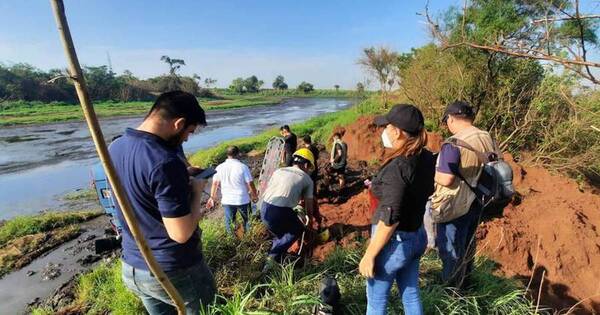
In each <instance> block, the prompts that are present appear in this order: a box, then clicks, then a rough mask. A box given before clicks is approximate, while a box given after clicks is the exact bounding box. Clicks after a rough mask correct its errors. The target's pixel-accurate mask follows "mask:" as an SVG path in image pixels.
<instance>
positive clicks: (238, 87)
mask: <svg viewBox="0 0 600 315" xmlns="http://www.w3.org/2000/svg"><path fill="white" fill-rule="evenodd" d="M229 90H231V91H233V92H235V93H237V94H242V93H244V92H245V91H246V86H245V80H244V79H243V78H235V79H233V81H231V84H230V85H229Z"/></svg>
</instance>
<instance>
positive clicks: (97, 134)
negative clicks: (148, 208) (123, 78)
mask: <svg viewBox="0 0 600 315" xmlns="http://www.w3.org/2000/svg"><path fill="white" fill-rule="evenodd" d="M50 3H51V4H52V10H53V11H54V18H55V19H56V24H57V26H58V32H59V34H60V39H61V41H62V44H63V48H64V50H65V54H66V56H67V61H68V63H69V75H70V76H71V79H72V80H73V82H74V84H75V89H76V90H77V97H78V98H79V102H80V103H81V108H82V109H83V114H84V115H85V120H86V122H87V125H88V128H89V129H90V133H91V135H92V139H93V140H94V145H95V146H96V151H97V152H98V156H99V157H100V161H101V162H102V166H103V167H104V171H105V172H106V175H107V177H108V180H109V182H110V185H111V187H112V192H113V194H114V196H115V198H116V199H117V202H118V203H119V207H120V208H121V212H122V213H123V216H124V217H125V221H126V222H127V226H128V227H129V230H130V231H131V234H132V235H133V238H134V239H135V242H136V244H137V246H138V248H139V249H140V251H141V253H142V256H144V259H145V260H146V263H147V264H148V267H149V268H150V271H151V272H152V273H153V274H154V276H155V277H156V280H158V282H159V283H160V284H161V286H162V287H163V288H164V289H165V291H166V292H167V294H168V295H169V297H170V298H171V300H173V302H174V303H175V306H176V308H177V311H178V313H179V314H180V315H183V314H184V313H185V305H184V303H183V299H182V298H181V295H179V292H177V289H176V288H175V287H174V286H173V284H172V283H171V281H170V280H169V278H168V277H167V275H166V274H165V273H164V272H163V270H162V269H161V268H160V266H159V265H158V263H157V262H156V259H155V258H154V255H152V251H151V250H150V248H149V247H148V245H147V244H146V240H145V239H144V235H143V234H142V232H141V231H140V229H139V226H138V224H137V221H136V218H135V214H134V213H133V210H132V207H131V203H130V202H129V199H128V198H127V195H126V194H125V191H124V189H123V186H122V185H121V181H120V180H119V176H118V175H117V173H116V172H115V169H114V167H113V164H112V161H111V159H110V155H109V154H108V149H107V147H106V143H105V142H104V136H103V135H102V130H101V128H100V124H99V123H98V118H97V117H96V112H95V111H94V107H93V106H92V102H91V100H90V96H89V94H88V90H87V85H86V83H85V79H84V77H83V72H82V71H81V66H80V65H79V60H78V59H77V53H76V52H75V46H74V45H73V39H72V38H71V31H70V30H69V25H68V23H67V17H66V15H65V6H64V3H63V0H50Z"/></svg>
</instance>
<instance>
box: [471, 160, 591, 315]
mask: <svg viewBox="0 0 600 315" xmlns="http://www.w3.org/2000/svg"><path fill="white" fill-rule="evenodd" d="M513 169H514V170H515V171H516V172H515V184H516V188H517V191H518V192H519V194H520V199H521V203H520V204H518V205H515V206H512V205H511V206H509V207H507V208H506V209H505V210H504V216H503V217H502V218H498V219H494V220H491V221H489V222H485V223H483V224H482V225H481V226H480V230H479V233H478V238H479V244H480V246H479V250H480V251H481V253H482V254H484V255H486V256H489V257H490V258H492V259H493V260H494V261H496V262H498V263H499V264H500V270H502V271H503V272H504V274H505V275H507V276H516V277H519V278H521V279H523V280H524V281H526V282H529V280H530V279H531V278H532V277H533V279H532V280H531V282H532V285H531V287H532V290H531V292H532V296H533V297H534V298H536V299H537V296H538V293H537V292H538V290H539V284H540V282H541V280H542V274H544V279H543V285H542V296H541V303H542V304H546V305H552V306H553V307H554V308H555V309H557V310H560V309H563V310H567V309H569V308H570V307H571V306H573V305H574V304H575V303H577V302H578V301H580V300H583V299H587V300H586V301H584V302H583V303H582V305H583V306H585V307H586V309H587V311H583V310H582V311H581V312H582V313H587V312H589V311H591V310H594V311H595V312H600V280H599V279H600V234H599V232H600V231H598V225H599V224H600V196H599V195H596V194H592V193H589V192H581V191H580V190H579V188H578V185H577V183H576V182H574V181H573V180H571V179H569V178H566V177H563V176H560V175H553V174H550V173H549V172H548V171H547V170H545V169H543V168H539V167H530V168H527V169H526V170H524V171H522V172H521V168H520V167H519V166H518V165H514V164H513ZM532 275H533V276H532Z"/></svg>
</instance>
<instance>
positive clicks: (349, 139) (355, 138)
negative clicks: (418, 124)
mask: <svg viewBox="0 0 600 315" xmlns="http://www.w3.org/2000/svg"><path fill="white" fill-rule="evenodd" d="M374 118H375V116H362V117H360V118H359V119H358V120H357V121H356V122H354V123H353V124H351V125H349V126H347V127H345V128H342V127H339V128H336V131H340V132H342V134H343V137H342V139H343V140H344V142H346V143H347V144H348V159H349V160H355V161H357V160H358V161H367V162H372V161H380V162H381V161H383V160H384V158H385V154H386V149H385V148H384V147H383V144H382V143H381V132H382V131H383V128H380V127H377V126H376V125H375V123H374V122H373V119H374ZM442 142H443V138H442V137H441V136H440V135H439V134H436V133H431V132H428V133H427V148H428V149H429V150H430V151H432V152H439V151H440V147H441V144H442Z"/></svg>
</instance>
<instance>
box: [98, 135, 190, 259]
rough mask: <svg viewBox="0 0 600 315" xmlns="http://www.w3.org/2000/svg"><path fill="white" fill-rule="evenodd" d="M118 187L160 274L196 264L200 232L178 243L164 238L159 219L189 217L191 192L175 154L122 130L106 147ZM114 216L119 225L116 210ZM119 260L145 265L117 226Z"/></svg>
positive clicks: (147, 137) (128, 233) (148, 137)
mask: <svg viewBox="0 0 600 315" xmlns="http://www.w3.org/2000/svg"><path fill="white" fill-rule="evenodd" d="M109 152H110V156H111V158H112V161H113V163H114V165H115V169H116V172H117V174H119V178H120V179H121V183H122V184H123V187H124V188H125V191H126V192H127V195H128V196H129V200H130V202H131V205H132V207H133V211H134V212H135V216H136V218H137V221H138V224H139V226H140V229H141V231H142V233H143V234H144V237H145V238H146V242H147V243H148V246H149V247H150V249H151V250H152V252H153V253H154V257H156V260H157V261H158V264H159V265H160V266H161V267H162V268H163V269H164V270H165V271H173V270H177V269H182V268H186V267H190V266H192V265H195V264H198V263H200V262H201V261H202V249H201V247H200V246H201V244H200V230H199V229H198V230H196V231H195V232H194V233H193V235H192V237H190V239H189V240H188V241H187V242H186V243H184V244H179V243H177V242H175V241H174V240H172V239H170V238H169V235H168V234H167V230H166V228H165V226H164V224H163V222H162V218H163V217H164V218H177V217H182V216H185V215H187V214H189V213H190V196H191V188H190V186H189V180H188V173H187V169H186V166H185V164H184V163H183V161H181V159H180V157H179V156H178V149H177V148H176V147H173V146H171V145H169V144H168V143H167V142H166V141H164V140H163V139H162V138H160V137H158V136H156V135H154V134H151V133H148V132H144V131H140V130H135V129H131V128H128V129H127V130H126V131H125V134H124V135H123V136H122V137H120V138H118V139H117V140H115V141H114V142H113V143H112V144H111V145H110V148H109ZM117 210H118V211H117V217H118V219H119V220H121V222H125V219H124V218H123V214H122V212H121V210H120V209H119V208H118V207H117ZM122 246H123V260H124V261H125V262H126V263H127V264H129V265H131V266H133V267H135V268H140V269H145V270H148V266H147V265H146V262H145V261H144V258H143V257H142V254H141V252H140V250H139V249H138V247H137V245H136V243H135V240H134V239H133V236H132V235H131V231H130V230H129V228H128V227H127V225H126V224H124V225H123V242H122Z"/></svg>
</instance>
